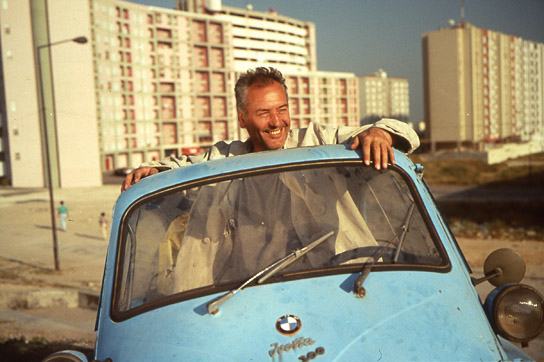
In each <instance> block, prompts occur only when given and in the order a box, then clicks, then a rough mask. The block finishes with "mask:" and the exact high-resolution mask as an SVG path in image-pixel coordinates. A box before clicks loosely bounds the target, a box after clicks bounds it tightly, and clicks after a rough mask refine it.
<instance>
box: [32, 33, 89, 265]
mask: <svg viewBox="0 0 544 362" xmlns="http://www.w3.org/2000/svg"><path fill="white" fill-rule="evenodd" d="M68 42H75V43H78V44H85V43H87V38H86V37H84V36H78V37H76V38H72V39H65V40H60V41H56V42H53V43H47V44H42V45H38V46H37V47H36V64H38V76H39V82H40V84H39V91H40V101H41V110H40V116H41V118H42V120H41V121H42V126H43V133H44V137H43V139H44V142H45V162H46V167H45V168H46V171H47V183H48V187H49V207H50V211H51V230H52V232H53V257H54V260H55V270H60V267H59V257H58V242H57V224H56V220H55V201H54V198H53V178H52V177H51V155H50V153H49V132H48V130H47V113H46V110H45V98H44V95H43V94H44V87H43V76H42V65H41V50H42V49H43V48H49V47H52V46H54V45H58V44H62V43H68ZM54 92H55V87H54V85H53V78H51V94H52V95H53V94H54ZM52 99H53V102H54V100H55V97H54V96H53V97H52ZM53 119H54V121H55V122H54V123H53V125H54V126H55V127H56V114H54V113H53Z"/></svg>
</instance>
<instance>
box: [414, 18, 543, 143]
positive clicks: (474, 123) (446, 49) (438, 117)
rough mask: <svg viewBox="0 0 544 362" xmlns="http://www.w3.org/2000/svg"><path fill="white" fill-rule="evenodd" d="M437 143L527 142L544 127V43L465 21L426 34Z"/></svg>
mask: <svg viewBox="0 0 544 362" xmlns="http://www.w3.org/2000/svg"><path fill="white" fill-rule="evenodd" d="M422 46H423V69H424V92H425V123H426V128H427V130H428V132H429V133H428V135H429V138H430V141H431V147H433V148H434V149H436V148H441V147H446V148H452V147H456V148H469V149H479V150H483V149H485V148H486V147H488V146H490V145H493V144H496V143H503V142H508V141H522V142H528V141H531V140H533V139H535V138H537V137H542V134H543V132H544V44H540V43H535V42H532V41H528V40H524V39H521V38H519V37H515V36H512V35H506V34H502V33H500V32H497V31H491V30H487V29H480V28H477V27H475V26H473V25H471V24H469V23H466V22H465V23H461V24H460V25H457V26H453V27H451V28H441V29H439V30H437V31H433V32H430V33H427V34H424V35H423V36H422Z"/></svg>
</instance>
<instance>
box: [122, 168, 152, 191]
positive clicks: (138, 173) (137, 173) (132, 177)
mask: <svg viewBox="0 0 544 362" xmlns="http://www.w3.org/2000/svg"><path fill="white" fill-rule="evenodd" d="M158 172H159V170H158V169H157V168H155V167H139V168H137V169H135V170H134V171H132V172H131V173H129V174H128V175H127V177H125V180H124V181H123V183H122V184H121V192H123V191H125V190H128V188H129V187H130V186H131V185H132V184H135V183H136V182H138V181H140V180H141V179H142V178H144V177H147V176H149V175H154V174H156V173H158Z"/></svg>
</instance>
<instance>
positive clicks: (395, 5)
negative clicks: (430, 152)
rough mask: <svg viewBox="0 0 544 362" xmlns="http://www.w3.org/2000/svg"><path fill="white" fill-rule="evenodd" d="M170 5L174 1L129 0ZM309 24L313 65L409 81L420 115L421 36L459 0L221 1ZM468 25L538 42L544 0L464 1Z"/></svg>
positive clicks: (456, 12) (452, 13)
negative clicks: (313, 38) (314, 42)
mask: <svg viewBox="0 0 544 362" xmlns="http://www.w3.org/2000/svg"><path fill="white" fill-rule="evenodd" d="M130 1H132V2H134V3H139V4H148V5H155V6H160V7H166V8H174V7H175V4H176V1H175V0H130ZM247 4H252V5H253V8H254V10H257V11H268V10H269V9H270V8H272V9H274V10H275V11H276V12H278V13H279V14H281V15H285V16H289V17H292V18H295V19H298V20H303V21H311V22H313V23H315V26H316V33H317V67H318V69H319V70H327V71H339V72H352V73H355V74H356V75H358V76H363V75H367V74H370V73H374V72H376V71H377V70H378V69H380V68H381V69H383V70H385V71H386V72H387V74H388V75H389V76H391V77H401V78H407V79H408V82H409V83H410V113H411V114H410V120H411V121H413V122H417V121H421V120H423V72H422V65H421V64H422V61H421V35H422V34H424V33H426V32H429V31H433V30H437V29H438V28H439V27H441V26H443V27H446V26H448V20H449V19H454V20H456V21H459V20H460V18H461V0H328V1H325V0H251V1H248V0H223V5H225V6H231V7H237V8H245V7H246V5H247ZM464 4H465V19H466V21H468V22H470V23H472V24H473V25H474V26H476V27H479V28H484V29H489V30H495V31H500V32H502V33H505V34H511V35H515V36H519V37H521V38H523V39H525V40H531V41H535V42H539V43H544V0H464Z"/></svg>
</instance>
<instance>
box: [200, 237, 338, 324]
mask: <svg viewBox="0 0 544 362" xmlns="http://www.w3.org/2000/svg"><path fill="white" fill-rule="evenodd" d="M333 234H334V231H331V232H329V233H327V234H326V235H324V236H322V237H320V238H319V239H317V240H315V241H312V242H311V243H310V244H308V245H307V246H305V247H303V248H302V249H296V250H295V251H293V252H291V253H290V254H288V255H286V256H284V257H283V258H281V259H279V260H277V261H275V262H274V263H272V264H271V265H269V266H267V267H266V268H264V269H263V270H261V271H260V272H258V273H257V274H255V275H254V276H252V277H251V278H249V279H248V280H247V281H245V282H244V284H242V285H240V286H239V287H238V288H237V289H235V290H231V291H230V292H228V293H226V294H223V295H222V296H220V297H219V298H217V299H215V300H213V301H211V302H210V303H208V305H207V306H206V308H207V310H208V313H210V314H217V312H218V311H219V306H220V305H221V304H223V303H225V302H226V301H227V300H229V299H230V298H232V296H233V295H234V294H236V293H238V292H239V291H240V290H242V289H244V288H245V287H246V286H247V285H248V284H249V283H251V282H252V281H254V280H255V279H257V278H258V277H260V276H261V275H263V274H265V273H266V274H265V275H264V276H263V277H262V278H261V279H259V280H258V283H259V284H260V283H262V282H264V281H265V280H266V279H268V278H270V277H271V276H272V275H274V274H275V273H276V272H277V271H279V270H281V269H283V268H285V267H287V266H288V265H290V264H292V263H293V262H295V261H296V260H298V259H300V257H302V256H303V255H305V254H306V253H308V252H309V251H310V250H312V249H313V248H315V247H316V246H318V245H319V244H321V243H322V242H324V241H325V240H327V239H328V238H329V237H330V236H332V235H333Z"/></svg>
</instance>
